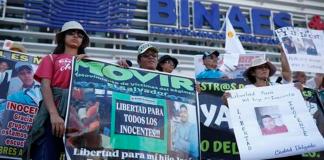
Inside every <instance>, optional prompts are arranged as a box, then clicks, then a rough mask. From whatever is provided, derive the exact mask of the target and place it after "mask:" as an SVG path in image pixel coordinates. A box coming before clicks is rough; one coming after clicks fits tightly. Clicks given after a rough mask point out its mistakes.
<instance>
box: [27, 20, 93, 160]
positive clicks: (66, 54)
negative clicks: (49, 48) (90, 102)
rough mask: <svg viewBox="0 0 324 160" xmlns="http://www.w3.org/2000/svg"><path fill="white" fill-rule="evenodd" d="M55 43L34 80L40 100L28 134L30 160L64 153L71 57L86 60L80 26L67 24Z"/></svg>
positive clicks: (85, 38) (52, 159)
mask: <svg viewBox="0 0 324 160" xmlns="http://www.w3.org/2000/svg"><path fill="white" fill-rule="evenodd" d="M56 42H57V46H56V48H55V49H54V52H53V54H50V55H47V56H45V57H44V58H43V59H42V61H41V63H40V64H39V66H38V69H37V71H36V73H35V76H34V78H35V79H36V80H37V81H39V82H41V85H42V87H41V91H42V94H43V98H44V100H43V103H42V104H41V106H40V109H39V112H38V114H37V115H36V117H35V120H34V124H33V128H32V130H31V132H30V134H29V136H30V144H31V145H32V146H31V147H29V149H32V150H31V152H29V153H31V154H30V156H31V158H32V159H33V160H43V159H46V160H57V159H60V157H61V156H62V155H63V153H64V145H63V140H62V138H61V137H62V136H63V134H64V132H65V128H64V118H65V113H66V109H67V98H68V88H69V86H70V77H71V70H72V58H73V57H74V56H75V57H76V58H77V60H79V59H81V58H84V57H86V55H85V48H86V47H87V46H88V45H89V36H88V35H87V33H86V31H85V30H84V29H83V27H82V25H81V24H80V23H78V22H76V21H69V22H66V23H64V25H63V26H62V29H61V32H59V33H57V34H56ZM27 157H28V158H29V155H27Z"/></svg>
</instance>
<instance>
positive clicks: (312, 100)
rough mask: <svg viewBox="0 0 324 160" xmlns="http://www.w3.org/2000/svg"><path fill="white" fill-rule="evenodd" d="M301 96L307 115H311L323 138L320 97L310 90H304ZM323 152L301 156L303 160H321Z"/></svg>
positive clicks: (323, 121) (323, 123) (323, 117)
mask: <svg viewBox="0 0 324 160" xmlns="http://www.w3.org/2000/svg"><path fill="white" fill-rule="evenodd" d="M302 95H303V97H304V99H305V101H306V106H307V108H308V111H309V113H311V114H312V115H313V119H314V121H315V123H316V126H317V128H318V130H319V131H320V133H321V134H322V136H323V137H324V112H323V104H322V103H321V100H320V97H319V95H318V93H317V91H316V90H314V89H310V88H304V89H303V91H302ZM323 157H324V152H323V151H322V152H311V153H305V154H303V159H308V160H315V159H316V160H320V159H323Z"/></svg>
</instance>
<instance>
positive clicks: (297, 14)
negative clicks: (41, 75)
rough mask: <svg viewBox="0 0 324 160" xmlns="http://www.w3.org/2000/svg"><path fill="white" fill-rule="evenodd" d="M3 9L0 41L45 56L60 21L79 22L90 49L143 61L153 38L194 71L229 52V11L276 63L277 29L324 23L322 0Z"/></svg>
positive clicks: (58, 1)
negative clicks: (202, 59) (207, 54)
mask: <svg viewBox="0 0 324 160" xmlns="http://www.w3.org/2000/svg"><path fill="white" fill-rule="evenodd" d="M0 11H1V18H0V45H2V44H3V42H4V40H5V39H10V40H13V41H20V42H22V44H23V45H24V46H25V47H26V48H27V50H28V53H30V54H34V55H45V54H48V53H50V52H51V51H52V50H53V48H54V46H55V40H54V36H55V33H56V32H59V30H60V26H61V25H62V24H63V23H64V22H65V21H68V20H77V21H79V22H81V23H82V24H83V25H84V26H85V29H86V30H87V31H88V34H89V36H90V39H91V45H90V47H89V48H88V49H87V53H88V54H90V55H92V56H94V57H96V58H100V59H106V60H108V61H115V60H118V59H121V58H127V59H129V60H131V61H133V62H134V63H135V64H136V57H137V47H138V46H139V45H140V44H141V43H143V42H146V41H150V42H152V43H153V44H154V45H156V46H157V47H158V48H159V49H160V53H161V55H164V54H171V55H172V56H174V57H176V58H178V59H179V62H180V63H179V65H178V68H177V70H176V71H175V72H176V73H177V74H183V75H188V76H193V75H194V68H195V67H194V64H193V63H194V55H199V54H202V52H204V51H210V50H215V49H216V50H219V51H220V52H221V53H224V47H225V46H224V45H225V34H224V32H225V31H224V28H225V25H224V21H225V18H226V16H227V17H229V19H230V21H231V23H232V25H233V26H234V28H235V30H236V32H237V33H238V34H239V37H240V40H241V42H242V44H243V46H244V48H245V50H246V51H247V53H261V54H266V56H267V58H269V59H270V60H271V61H273V62H274V63H275V64H277V65H278V64H279V63H278V62H279V49H278V45H279V44H278V40H277V39H276V36H275V34H274V30H275V29H277V28H280V27H284V26H294V27H303V28H311V29H321V30H323V29H324V1H322V0H200V1H198V0H95V1H89V0H74V1H68V0H55V1H54V0H37V1H36V0H0ZM321 18H322V20H321Z"/></svg>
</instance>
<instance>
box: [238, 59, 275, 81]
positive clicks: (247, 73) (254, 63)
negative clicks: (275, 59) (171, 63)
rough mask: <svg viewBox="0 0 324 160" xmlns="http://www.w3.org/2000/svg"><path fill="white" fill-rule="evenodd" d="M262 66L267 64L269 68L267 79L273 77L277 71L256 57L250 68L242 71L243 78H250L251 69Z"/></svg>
mask: <svg viewBox="0 0 324 160" xmlns="http://www.w3.org/2000/svg"><path fill="white" fill-rule="evenodd" d="M263 64H267V65H268V66H269V69H270V72H269V77H271V76H273V75H274V74H275V73H276V71H277V69H276V67H275V66H274V65H273V64H272V63H271V62H269V61H267V60H265V59H264V58H263V57H257V58H254V59H253V60H252V62H251V65H250V67H249V68H247V69H246V70H245V71H244V73H243V76H244V77H245V78H248V76H250V74H251V72H250V70H251V69H253V68H254V67H257V66H261V65H263Z"/></svg>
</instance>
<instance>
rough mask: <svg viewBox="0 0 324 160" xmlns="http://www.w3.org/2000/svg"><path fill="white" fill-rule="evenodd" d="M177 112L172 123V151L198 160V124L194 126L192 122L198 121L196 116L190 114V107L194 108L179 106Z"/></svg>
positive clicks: (185, 105) (184, 105)
mask: <svg viewBox="0 0 324 160" xmlns="http://www.w3.org/2000/svg"><path fill="white" fill-rule="evenodd" d="M175 106H177V107H176V109H175V110H173V111H175V112H176V113H175V115H174V117H172V122H171V131H172V133H171V136H172V137H171V139H172V142H171V143H172V150H173V151H176V152H178V153H182V154H183V155H184V156H185V157H192V158H197V157H198V155H199V151H198V139H197V137H198V135H197V134H196V133H197V129H198V128H197V124H194V123H193V122H192V120H194V119H196V115H194V114H190V113H194V112H190V110H189V107H191V108H193V106H192V105H189V104H178V105H175Z"/></svg>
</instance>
